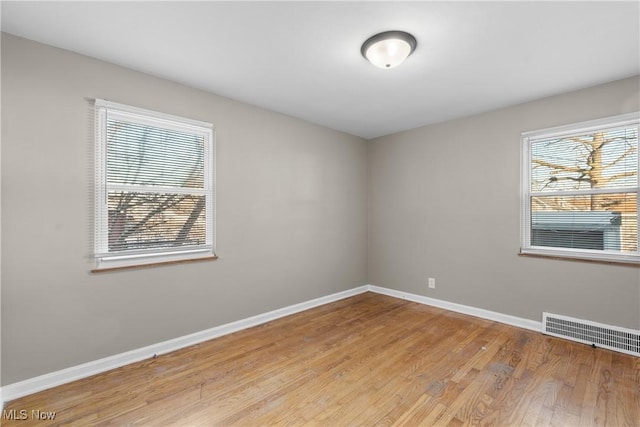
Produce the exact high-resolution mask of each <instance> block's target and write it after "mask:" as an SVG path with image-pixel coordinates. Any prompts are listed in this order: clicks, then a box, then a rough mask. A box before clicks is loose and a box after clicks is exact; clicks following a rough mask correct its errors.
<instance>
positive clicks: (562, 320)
mask: <svg viewBox="0 0 640 427" xmlns="http://www.w3.org/2000/svg"><path fill="white" fill-rule="evenodd" d="M542 328H543V330H542V332H543V333H545V334H547V335H553V336H555V337H560V338H566V339H569V340H572V341H577V342H581V343H584V344H589V345H595V346H596V347H603V348H608V349H609V350H613V351H619V352H621V353H626V354H631V355H633V356H638V357H640V331H636V330H633V329H626V328H621V327H619V326H610V325H605V324H602V323H597V322H592V321H590V320H582V319H576V318H573V317H568V316H561V315H559V314H552V313H542Z"/></svg>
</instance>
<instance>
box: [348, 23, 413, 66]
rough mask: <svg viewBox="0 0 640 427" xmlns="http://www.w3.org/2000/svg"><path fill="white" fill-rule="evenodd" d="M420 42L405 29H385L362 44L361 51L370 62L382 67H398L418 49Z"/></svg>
mask: <svg viewBox="0 0 640 427" xmlns="http://www.w3.org/2000/svg"><path fill="white" fill-rule="evenodd" d="M417 45H418V42H417V41H416V38H415V37H413V36H412V35H411V34H409V33H406V32H404V31H385V32H384V33H379V34H376V35H375V36H371V37H369V38H368V39H367V41H365V42H364V43H363V44H362V48H361V49H360V52H361V53H362V56H364V57H365V58H366V59H367V60H368V61H369V62H371V63H372V64H373V65H375V66H376V67H380V68H393V67H396V66H398V65H400V64H402V62H403V61H404V60H405V59H407V57H408V56H409V55H411V54H412V53H413V51H414V50H416V46H417Z"/></svg>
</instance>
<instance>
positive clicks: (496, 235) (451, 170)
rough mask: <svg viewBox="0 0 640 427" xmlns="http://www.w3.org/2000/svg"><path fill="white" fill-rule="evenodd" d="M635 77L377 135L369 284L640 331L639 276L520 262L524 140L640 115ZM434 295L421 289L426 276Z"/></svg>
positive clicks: (598, 267)
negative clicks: (538, 132)
mask: <svg viewBox="0 0 640 427" xmlns="http://www.w3.org/2000/svg"><path fill="white" fill-rule="evenodd" d="M639 95H640V92H639V79H638V78H637V77H636V78H630V79H625V80H621V81H617V82H613V83H610V84H605V85H601V86H597V87H593V88H590V89H585V90H581V91H577V92H572V93H568V94H564V95H559V96H554V97H550V98H545V99H541V100H538V101H535V102H530V103H526V104H522V105H518V106H514V107H510V108H505V109H502V110H499V111H493V112H488V113H485V114H480V115H476V116H473V117H468V118H463V119H459V120H454V121H449V122H446V123H441V124H436V125H432V126H426V127H423V128H419V129H415V130H411V131H407V132H403V133H399V134H395V135H391V136H387V137H384V138H379V139H377V140H374V141H373V142H372V145H371V146H370V153H369V154H370V159H369V195H370V197H369V251H368V256H369V270H368V271H369V283H370V284H374V285H379V286H385V287H389V288H393V289H397V290H401V291H407V292H413V293H416V294H420V295H426V296H429V297H433V298H438V299H443V300H446V301H451V302H455V303H459V304H465V305H470V306H473V307H478V308H483V309H488V310H493V311H497V312H500V313H505V314H511V315H515V316H519V317H523V318H528V319H533V320H541V318H542V312H543V311H550V312H555V313H560V314H565V315H572V316H576V317H580V318H584V319H590V320H594V321H600V322H605V323H609V324H613V325H618V326H623V327H628V328H635V329H638V328H639V327H640V269H638V268H637V267H628V266H620V265H604V264H595V263H588V262H579V261H568V260H552V259H542V258H531V257H522V256H518V251H519V244H520V240H519V239H520V238H519V232H520V220H519V218H520V133H521V132H523V131H529V130H535V129H541V128H547V127H552V126H557V125H562V124H568V123H574V122H579V121H585V120H590V119H596V118H600V117H607V116H612V115H616V114H621V113H627V112H632V111H637V110H638V108H639ZM428 276H431V277H435V278H436V289H431V290H428V289H427V277H428Z"/></svg>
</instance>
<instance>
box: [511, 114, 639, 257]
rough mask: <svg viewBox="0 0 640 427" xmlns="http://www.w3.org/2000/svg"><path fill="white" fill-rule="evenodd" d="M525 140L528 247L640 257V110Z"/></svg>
mask: <svg viewBox="0 0 640 427" xmlns="http://www.w3.org/2000/svg"><path fill="white" fill-rule="evenodd" d="M522 140H523V195H524V201H523V221H522V222H523V233H522V252H524V253H539V254H549V255H557V256H568V257H577V258H590V259H600V260H609V261H628V262H638V261H640V256H639V252H638V170H639V162H638V114H637V113H634V114H630V115H623V116H617V117H612V118H607V119H602V120H597V121H591V122H585V123H580V124H576V125H570V126H563V127H559V128H554V129H546V130H543V131H536V132H527V133H525V134H523V138H522Z"/></svg>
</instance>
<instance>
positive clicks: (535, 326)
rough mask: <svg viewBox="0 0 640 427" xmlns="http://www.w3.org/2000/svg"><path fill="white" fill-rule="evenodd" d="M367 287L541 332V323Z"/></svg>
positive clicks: (382, 292) (397, 296)
mask: <svg viewBox="0 0 640 427" xmlns="http://www.w3.org/2000/svg"><path fill="white" fill-rule="evenodd" d="M367 287H368V288H367V289H368V290H369V291H370V292H375V293H377V294H382V295H387V296H390V297H395V298H401V299H406V300H409V301H413V302H417V303H420V304H425V305H430V306H433V307H439V308H444V309H445V310H450V311H455V312H456V313H461V314H468V315H470V316H474V317H479V318H481V319H486V320H492V321H494V322H499V323H504V324H507V325H510V326H516V327H518V328H524V329H529V330H531V331H535V332H541V331H542V322H537V321H535V320H530V319H525V318H522V317H517V316H511V315H509V314H503V313H498V312H495V311H490V310H485V309H482V308H476V307H471V306H469V305H463V304H456V303H454V302H449V301H443V300H439V299H435V298H429V297H425V296H422V295H417V294H412V293H410V292H403V291H396V290H395V289H388V288H383V287H381V286H375V285H367Z"/></svg>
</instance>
